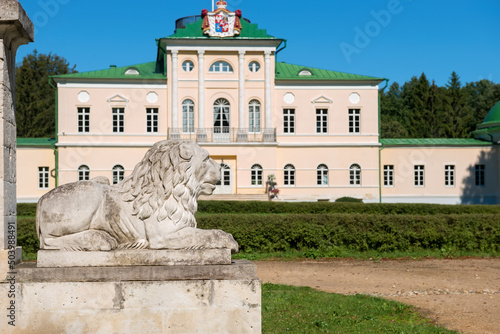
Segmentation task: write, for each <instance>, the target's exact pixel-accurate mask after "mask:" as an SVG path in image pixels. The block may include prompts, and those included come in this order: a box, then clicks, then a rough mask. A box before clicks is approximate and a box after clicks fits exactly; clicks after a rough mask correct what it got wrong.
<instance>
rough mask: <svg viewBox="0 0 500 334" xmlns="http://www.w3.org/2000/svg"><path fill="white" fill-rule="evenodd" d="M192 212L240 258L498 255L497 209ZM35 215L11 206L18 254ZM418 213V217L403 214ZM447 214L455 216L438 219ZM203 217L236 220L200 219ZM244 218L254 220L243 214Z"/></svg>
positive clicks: (32, 249) (271, 207)
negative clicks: (228, 237)
mask: <svg viewBox="0 0 500 334" xmlns="http://www.w3.org/2000/svg"><path fill="white" fill-rule="evenodd" d="M200 205H201V208H200V213H199V214H197V217H196V219H197V221H198V227H200V228H205V229H211V228H216V229H222V230H224V231H226V232H228V233H231V234H233V236H234V237H235V239H236V240H237V241H238V243H239V244H240V249H241V250H242V251H244V252H258V253H264V252H281V251H287V250H300V251H304V250H312V249H316V250H322V251H324V252H326V253H328V252H330V251H332V250H333V251H334V250H335V249H348V250H353V251H361V252H362V251H378V252H391V251H419V250H441V249H458V250H462V251H473V252H474V251H476V252H487V253H495V254H498V253H500V212H499V211H500V210H498V206H443V205H419V204H408V205H404V204H395V205H389V204H384V205H377V204H374V205H372V204H359V205H358V204H356V203H321V202H318V203H280V202H272V203H268V202H216V201H206V202H200ZM35 208H36V205H27V206H26V207H23V208H22V209H19V207H18V213H19V217H18V244H19V245H20V246H22V247H23V251H24V252H25V253H32V254H33V253H36V252H37V251H38V247H39V242H38V238H37V235H36V228H35V217H34V213H35ZM256 208H259V209H256ZM251 209H253V210H254V211H250V210H251ZM419 209H420V213H421V214H405V212H416V211H419ZM452 209H453V211H454V212H458V213H459V214H448V213H446V212H447V211H449V210H450V211H451V210H452ZM210 210H211V211H216V210H223V211H224V212H226V211H227V212H235V211H236V212H237V213H220V214H219V213H207V211H210ZM308 210H310V211H313V213H309V212H307V211H308ZM321 210H323V211H321ZM249 211H250V212H260V213H258V214H255V213H251V214H248V213H245V212H249ZM268 211H273V212H272V213H269V212H268ZM287 211H297V212H299V213H296V212H292V213H287ZM302 211H306V212H307V213H302ZM332 211H333V212H334V213H330V212H332ZM443 211H444V212H443ZM475 211H478V212H479V213H478V212H475ZM360 212H361V213H360ZM386 212H387V213H386ZM440 212H441V213H440ZM21 213H22V214H21ZM276 213H279V214H276Z"/></svg>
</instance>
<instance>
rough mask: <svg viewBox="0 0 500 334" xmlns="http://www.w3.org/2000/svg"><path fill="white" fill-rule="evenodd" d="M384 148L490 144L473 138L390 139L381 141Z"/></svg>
mask: <svg viewBox="0 0 500 334" xmlns="http://www.w3.org/2000/svg"><path fill="white" fill-rule="evenodd" d="M380 143H382V144H383V145H384V146H489V145H492V144H491V143H490V142H486V141H482V140H477V139H473V138H463V139H462V138H388V139H380Z"/></svg>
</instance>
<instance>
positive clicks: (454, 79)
mask: <svg viewBox="0 0 500 334" xmlns="http://www.w3.org/2000/svg"><path fill="white" fill-rule="evenodd" d="M443 102H444V105H443V107H444V119H443V121H444V122H443V131H444V134H445V136H446V137H448V138H466V137H469V129H468V125H469V124H470V121H469V119H470V118H471V117H472V112H471V107H470V106H469V105H468V103H467V102H468V101H467V96H466V94H465V93H464V91H463V89H462V84H461V82H460V77H459V76H458V74H457V73H456V72H455V71H453V72H452V73H451V76H450V79H449V80H448V83H447V84H446V91H445V92H444V99H443Z"/></svg>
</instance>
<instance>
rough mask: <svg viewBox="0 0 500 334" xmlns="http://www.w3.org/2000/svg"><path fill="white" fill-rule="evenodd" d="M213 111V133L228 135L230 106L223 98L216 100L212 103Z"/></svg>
mask: <svg viewBox="0 0 500 334" xmlns="http://www.w3.org/2000/svg"><path fill="white" fill-rule="evenodd" d="M213 111H214V113H213V115H214V116H213V119H214V122H213V125H214V133H226V134H228V133H229V129H230V127H231V104H230V103H229V101H228V100H227V99H225V98H220V99H217V100H215V102H214V105H213ZM219 117H220V118H219ZM216 123H218V124H217V125H216Z"/></svg>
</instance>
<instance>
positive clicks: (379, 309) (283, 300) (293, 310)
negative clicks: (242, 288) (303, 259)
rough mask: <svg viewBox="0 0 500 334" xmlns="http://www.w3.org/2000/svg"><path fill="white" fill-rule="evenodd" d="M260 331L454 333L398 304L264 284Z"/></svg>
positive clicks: (273, 332) (406, 306)
mask: <svg viewBox="0 0 500 334" xmlns="http://www.w3.org/2000/svg"><path fill="white" fill-rule="evenodd" d="M262 332H263V333H270V334H279V333H304V334H306V333H307V334H310V333H363V334H364V333H377V334H379V333H384V334H386V333H398V334H399V333H457V332H454V331H450V330H447V329H444V328H441V327H436V326H435V325H434V324H432V323H431V322H430V321H429V320H428V319H426V318H425V317H424V316H423V315H422V314H420V313H419V312H418V311H417V310H416V309H415V308H414V307H412V306H409V305H405V304H402V303H397V302H394V301H389V300H385V299H382V298H375V297H370V296H365V295H355V296H344V295H339V294H333V293H326V292H321V291H316V290H314V289H312V288H307V287H291V286H287V285H275V284H268V283H266V284H263V285H262Z"/></svg>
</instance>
